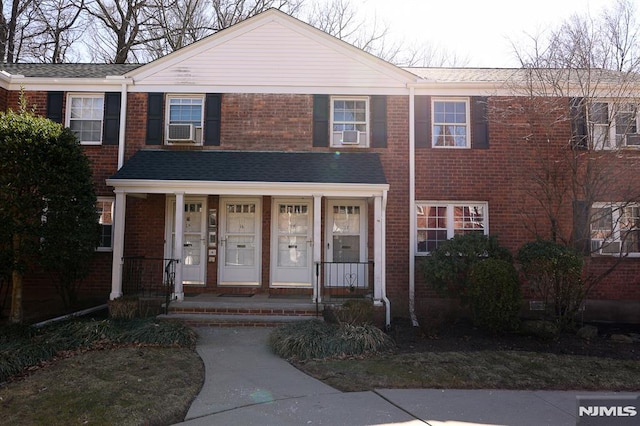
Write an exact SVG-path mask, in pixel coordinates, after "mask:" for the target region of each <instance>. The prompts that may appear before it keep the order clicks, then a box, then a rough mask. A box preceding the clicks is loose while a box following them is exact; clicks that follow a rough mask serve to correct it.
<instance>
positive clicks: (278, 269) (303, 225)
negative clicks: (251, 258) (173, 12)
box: [271, 199, 313, 287]
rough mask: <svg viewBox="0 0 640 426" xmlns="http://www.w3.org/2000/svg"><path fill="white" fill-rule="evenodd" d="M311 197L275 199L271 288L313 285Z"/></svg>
mask: <svg viewBox="0 0 640 426" xmlns="http://www.w3.org/2000/svg"><path fill="white" fill-rule="evenodd" d="M311 206H312V204H311V200H302V199H298V200H274V201H273V208H272V215H271V216H272V228H271V229H272V234H271V254H272V258H271V287H311V271H312V258H313V256H312V254H311V235H312V220H313V214H312V212H311Z"/></svg>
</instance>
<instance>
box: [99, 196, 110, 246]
mask: <svg viewBox="0 0 640 426" xmlns="http://www.w3.org/2000/svg"><path fill="white" fill-rule="evenodd" d="M96 210H97V212H98V223H99V224H100V243H99V244H98V247H97V250H98V251H110V250H112V248H113V198H109V197H99V198H98V200H97V203H96Z"/></svg>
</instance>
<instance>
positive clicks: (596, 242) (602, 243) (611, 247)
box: [591, 239, 620, 254]
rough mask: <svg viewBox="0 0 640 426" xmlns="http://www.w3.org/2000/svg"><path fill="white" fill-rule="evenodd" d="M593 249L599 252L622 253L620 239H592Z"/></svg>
mask: <svg viewBox="0 0 640 426" xmlns="http://www.w3.org/2000/svg"><path fill="white" fill-rule="evenodd" d="M591 251H592V252H594V253H598V254H620V242H619V241H607V240H602V239H593V240H591Z"/></svg>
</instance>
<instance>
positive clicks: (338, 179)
mask: <svg viewBox="0 0 640 426" xmlns="http://www.w3.org/2000/svg"><path fill="white" fill-rule="evenodd" d="M125 180H128V181H193V182H196V181H197V182H273V183H314V184H380V185H385V184H386V183H387V180H386V178H385V176H384V171H383V169H382V164H381V163H380V158H379V156H378V154H376V153H366V152H362V153H338V152H335V153H333V152H275V151H268V152H267V151H216V150H206V151H172V150H141V151H138V152H136V153H135V154H134V155H133V157H131V159H129V161H127V162H126V163H125V165H124V166H123V167H122V168H121V169H120V170H119V171H118V172H117V173H116V174H115V175H114V176H112V177H111V179H110V181H112V182H113V183H114V184H116V185H117V181H125Z"/></svg>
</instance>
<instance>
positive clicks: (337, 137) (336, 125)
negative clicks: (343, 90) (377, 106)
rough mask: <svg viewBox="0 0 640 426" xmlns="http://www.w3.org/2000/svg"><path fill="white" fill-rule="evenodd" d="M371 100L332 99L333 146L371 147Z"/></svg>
mask: <svg viewBox="0 0 640 426" xmlns="http://www.w3.org/2000/svg"><path fill="white" fill-rule="evenodd" d="M368 117H369V99H368V98H331V129H332V133H331V135H332V136H331V145H332V146H363V147H366V146H368V145H369V120H368Z"/></svg>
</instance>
